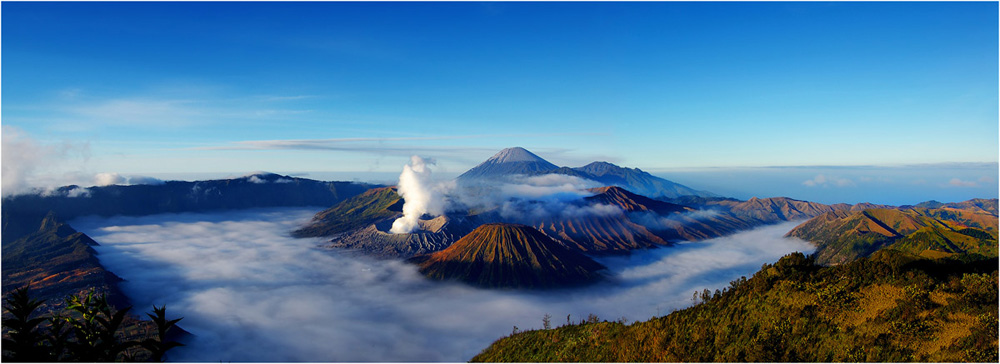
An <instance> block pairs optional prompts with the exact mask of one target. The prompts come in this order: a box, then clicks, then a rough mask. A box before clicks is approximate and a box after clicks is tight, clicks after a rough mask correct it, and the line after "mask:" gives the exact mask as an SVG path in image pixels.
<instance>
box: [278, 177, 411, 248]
mask: <svg viewBox="0 0 1000 364" xmlns="http://www.w3.org/2000/svg"><path fill="white" fill-rule="evenodd" d="M402 206H403V198H402V197H400V196H399V194H397V193H396V190H395V188H392V187H382V188H374V189H371V190H368V191H365V192H364V193H362V194H360V195H357V196H354V197H351V198H349V199H346V200H344V201H343V202H341V203H338V204H337V205H335V206H333V207H331V208H329V209H326V210H323V211H321V212H320V213H318V214H316V216H315V217H314V218H313V221H312V223H310V224H309V225H308V226H305V227H303V228H301V229H298V230H295V231H294V232H293V234H294V235H295V236H296V237H313V236H329V235H334V234H339V233H343V232H346V231H350V230H354V229H358V228H363V227H366V226H368V225H371V224H374V223H376V222H378V221H380V220H383V219H386V218H389V217H392V216H395V215H397V214H398V213H399V212H401V211H402Z"/></svg>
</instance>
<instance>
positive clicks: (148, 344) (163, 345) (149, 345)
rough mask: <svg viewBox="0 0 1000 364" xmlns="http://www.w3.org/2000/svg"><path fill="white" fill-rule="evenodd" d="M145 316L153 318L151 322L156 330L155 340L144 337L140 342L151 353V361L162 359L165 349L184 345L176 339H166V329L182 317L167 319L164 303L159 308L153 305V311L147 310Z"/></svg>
mask: <svg viewBox="0 0 1000 364" xmlns="http://www.w3.org/2000/svg"><path fill="white" fill-rule="evenodd" d="M146 316H149V318H150V319H151V320H153V323H155V324H156V330H157V339H156V340H153V339H146V340H143V342H142V347H143V348H145V349H146V350H149V352H151V353H153V357H152V360H153V361H157V362H159V361H163V354H165V353H166V352H167V350H170V349H172V348H175V347H178V346H184V344H181V343H179V342H176V341H167V331H168V330H170V328H172V327H174V325H175V324H177V321H180V320H182V319H183V317H181V318H179V319H173V320H167V306H166V305H163V307H159V308H158V307H156V306H155V305H154V306H153V313H148V312H147V313H146Z"/></svg>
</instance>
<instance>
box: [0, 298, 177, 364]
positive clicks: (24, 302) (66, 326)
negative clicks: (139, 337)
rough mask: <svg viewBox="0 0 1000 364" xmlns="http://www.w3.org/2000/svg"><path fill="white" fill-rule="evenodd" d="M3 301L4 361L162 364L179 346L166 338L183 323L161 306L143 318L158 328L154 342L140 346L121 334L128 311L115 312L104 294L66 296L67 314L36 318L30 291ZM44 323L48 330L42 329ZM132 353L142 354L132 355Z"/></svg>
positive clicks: (36, 306) (35, 304) (154, 308)
mask: <svg viewBox="0 0 1000 364" xmlns="http://www.w3.org/2000/svg"><path fill="white" fill-rule="evenodd" d="M5 303H6V305H5V306H6V307H5V308H6V309H7V311H8V312H9V313H10V316H11V317H10V318H4V319H3V326H4V328H5V329H7V330H8V331H9V332H10V335H9V338H4V340H3V349H4V353H3V359H4V360H5V361H86V362H113V361H119V360H127V361H133V360H136V359H137V358H142V357H148V358H150V359H152V360H155V361H162V360H163V356H164V353H166V351H167V350H170V349H171V348H174V347H177V346H181V345H182V344H180V343H178V342H175V341H167V340H166V334H167V331H168V330H169V329H170V328H172V327H174V326H175V324H176V323H177V321H180V320H181V319H174V320H168V319H167V316H166V307H165V306H164V307H156V306H153V313H148V314H147V315H148V316H149V317H150V318H151V319H152V320H153V323H154V324H155V325H156V326H157V334H158V336H157V338H156V339H146V340H143V341H142V342H139V341H130V340H126V339H125V338H124V334H123V332H122V329H123V328H124V324H123V323H124V322H125V319H126V317H127V316H128V312H129V311H130V310H131V307H126V308H125V309H122V310H117V311H116V310H114V308H113V307H112V306H111V305H110V304H109V303H108V299H107V296H106V295H103V294H101V295H98V294H96V293H95V292H94V290H91V291H90V292H89V293H87V294H86V295H73V296H70V297H68V298H66V300H65V303H66V309H65V311H64V312H63V313H61V314H58V315H55V316H52V317H34V316H35V315H34V311H35V310H36V309H38V307H40V306H41V305H42V301H38V300H34V299H31V297H30V294H29V291H28V287H24V288H20V289H17V290H15V291H14V292H13V293H11V294H10V297H9V298H7V299H6V300H5ZM45 321H48V323H49V324H48V325H47V327H40V326H39V324H41V323H42V322H45ZM136 350H139V351H142V352H143V354H145V355H132V354H134V353H133V352H135V351H136ZM144 351H148V352H149V353H148V354H146V353H144Z"/></svg>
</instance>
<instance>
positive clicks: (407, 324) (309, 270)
mask: <svg viewBox="0 0 1000 364" xmlns="http://www.w3.org/2000/svg"><path fill="white" fill-rule="evenodd" d="M315 212H317V211H316V210H311V209H287V208H284V209H257V210H243V211H232V212H227V213H211V214H192V213H185V214H164V215H152V216H144V217H123V216H118V217H111V218H100V217H87V218H81V219H77V220H74V221H71V224H72V225H73V226H74V227H75V228H77V229H78V230H80V231H83V232H85V233H86V234H88V235H90V236H91V237H93V238H94V239H95V240H97V241H98V242H99V243H100V244H101V245H100V246H97V247H95V248H96V249H97V250H98V251H99V252H100V255H99V257H100V259H101V263H102V264H104V265H105V266H106V267H107V268H108V269H110V270H111V271H113V272H115V273H116V274H118V275H120V276H122V277H123V278H125V279H126V281H125V282H124V283H123V284H122V288H123V289H124V290H125V292H126V294H128V295H129V297H131V298H132V300H133V303H134V304H135V307H136V310H137V311H148V309H149V308H150V307H151V306H152V305H153V304H156V305H162V304H166V305H167V314H168V315H169V316H171V317H184V320H183V321H181V322H180V325H181V326H182V327H184V328H185V329H186V330H188V331H190V332H192V333H193V334H194V335H195V337H194V338H193V339H192V341H191V342H190V343H189V344H188V346H185V347H181V348H177V349H174V350H173V351H171V353H170V358H169V359H170V360H172V361H197V362H216V361H224V362H228V361H252V362H269V361H281V362H289V361H292V362H295V361H310V362H331V361H349V362H414V361H416V362H428V361H434V362H437V361H446V362H464V361H467V360H469V359H470V358H471V357H472V356H474V355H476V354H478V353H479V352H480V351H481V350H483V349H484V348H486V347H487V346H488V345H489V344H490V343H492V342H493V341H494V340H496V339H498V338H500V337H502V336H504V335H508V334H510V332H511V330H512V328H513V326H517V327H518V328H520V329H521V330H527V329H531V328H541V326H542V316H543V315H545V314H549V315H551V316H552V322H553V324H554V325H556V326H558V325H561V324H563V323H564V322H565V321H564V320H565V317H566V316H567V315H571V319H572V320H573V321H575V322H576V321H579V320H580V319H581V318H585V317H586V316H587V315H588V314H590V313H593V314H596V315H598V316H600V317H601V318H604V319H609V320H613V319H618V318H620V317H623V316H624V317H625V318H627V319H629V320H630V321H634V320H646V319H649V318H650V317H652V316H655V315H666V314H668V313H669V312H670V311H671V310H674V309H680V308H683V307H686V306H688V305H690V304H691V293H692V292H694V291H695V290H699V291H700V290H702V289H705V288H708V289H711V290H714V289H718V288H722V287H725V286H726V285H727V284H728V283H729V281H732V280H734V279H737V278H739V277H740V276H747V277H749V276H750V275H752V274H753V273H754V272H756V271H757V270H758V269H760V265H761V264H763V263H769V262H774V261H776V260H777V259H778V258H779V257H781V256H782V255H785V254H787V253H790V252H794V251H803V252H806V253H808V252H811V251H812V250H813V247H812V246H811V245H809V244H808V243H806V242H803V241H801V240H798V239H785V238H782V235H783V234H784V233H785V232H787V231H788V230H789V229H791V228H792V227H794V226H795V224H796V223H795V222H792V223H784V224H779V225H772V226H767V227H764V228H760V229H757V230H752V231H748V232H744V233H740V234H736V235H732V236H729V237H725V238H719V239H711V240H705V241H701V242H692V243H682V244H678V245H676V246H674V247H670V248H661V249H653V250H643V251H636V252H633V254H631V255H629V256H624V257H611V258H600V259H599V260H600V261H601V263H603V264H605V265H606V266H607V267H608V268H609V270H610V271H611V272H612V273H613V274H614V278H612V279H610V280H608V281H606V282H603V283H599V284H596V285H593V286H589V287H583V288H573V289H563V290H556V291H552V292H534V291H533V292H521V291H510V290H485V289H477V288H472V287H468V286H465V285H461V284H456V283H444V282H436V281H430V280H427V279H425V278H424V277H422V276H421V275H420V274H419V273H418V272H417V270H416V268H415V266H413V265H411V264H407V263H404V262H401V261H396V260H375V259H370V258H368V257H365V256H360V255H358V254H356V253H352V252H348V251H342V250H326V249H322V248H317V245H318V244H320V243H321V240H320V239H294V238H291V237H290V236H289V234H288V231H289V230H292V229H294V228H296V227H297V226H298V225H299V224H302V223H306V222H307V221H309V220H310V219H311V218H312V216H313V214H314V213H315Z"/></svg>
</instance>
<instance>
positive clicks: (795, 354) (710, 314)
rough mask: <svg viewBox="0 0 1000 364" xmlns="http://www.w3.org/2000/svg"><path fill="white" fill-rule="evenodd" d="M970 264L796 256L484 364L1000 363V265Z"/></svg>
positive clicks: (515, 342)
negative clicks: (671, 307) (660, 311)
mask: <svg viewBox="0 0 1000 364" xmlns="http://www.w3.org/2000/svg"><path fill="white" fill-rule="evenodd" d="M962 258H963V259H938V260H930V259H920V258H916V257H913V256H910V255H907V254H905V253H902V252H898V251H892V250H886V251H880V252H878V253H876V254H875V255H873V256H871V257H869V258H862V259H859V260H857V261H854V262H851V263H848V264H844V265H840V266H835V267H822V266H819V265H816V264H815V262H813V261H811V260H809V259H808V258H806V257H805V256H804V255H802V254H801V253H795V254H791V255H789V256H786V257H784V258H782V259H781V260H779V261H778V262H776V263H775V264H773V265H770V264H769V265H765V266H764V267H763V268H762V269H761V271H759V272H757V274H755V275H754V276H753V277H752V278H750V279H740V280H736V281H733V282H732V284H731V285H730V287H728V288H727V289H725V290H724V291H721V292H720V291H716V292H715V293H714V294H712V293H711V292H708V291H707V290H706V291H705V292H703V293H702V294H701V296H700V298H701V300H702V301H703V303H701V304H697V305H695V306H693V307H690V308H687V309H684V310H681V311H676V312H673V313H671V314H669V315H667V316H664V317H656V318H653V319H650V320H648V321H642V322H635V323H632V324H629V325H624V324H622V323H618V322H606V321H605V322H599V320H598V319H596V318H594V319H591V320H588V322H581V323H580V324H571V325H566V326H562V327H558V328H554V329H549V330H534V331H526V332H521V333H516V334H513V335H511V336H508V337H505V338H501V339H499V340H497V341H496V342H494V343H493V344H492V345H490V346H489V347H488V348H486V349H485V350H483V352H482V353H480V354H479V355H477V356H475V357H474V358H472V361H473V362H913V361H922V362H996V361H997V360H998V356H997V324H998V320H997V310H996V308H997V303H998V302H997V284H996V282H997V279H998V277H997V260H996V258H992V259H984V258H982V257H979V258H976V257H970V256H965V257H962Z"/></svg>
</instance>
